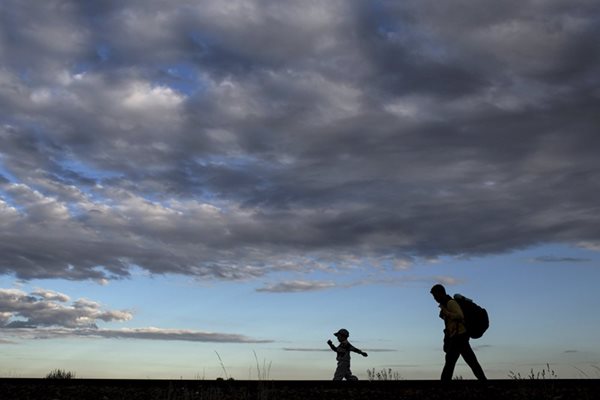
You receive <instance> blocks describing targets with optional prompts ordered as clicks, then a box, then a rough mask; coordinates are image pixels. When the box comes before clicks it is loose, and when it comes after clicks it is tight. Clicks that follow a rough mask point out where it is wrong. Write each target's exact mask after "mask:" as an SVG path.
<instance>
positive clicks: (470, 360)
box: [460, 337, 487, 381]
mask: <svg viewBox="0 0 600 400" xmlns="http://www.w3.org/2000/svg"><path fill="white" fill-rule="evenodd" d="M460 355H461V356H462V358H463V359H464V360H465V362H466V363H467V365H468V366H469V367H471V370H472V371H473V374H475V377H476V378H477V379H479V380H481V381H485V380H487V378H486V376H485V373H484V372H483V368H481V365H480V364H479V361H477V356H476V355H475V352H474V351H473V349H472V348H471V344H469V337H466V339H464V340H463V343H462V348H461V352H460Z"/></svg>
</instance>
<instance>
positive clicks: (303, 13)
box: [0, 0, 600, 291]
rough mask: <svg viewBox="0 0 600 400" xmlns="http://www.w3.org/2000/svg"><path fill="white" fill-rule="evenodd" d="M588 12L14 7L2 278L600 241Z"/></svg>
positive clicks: (432, 5)
mask: <svg viewBox="0 0 600 400" xmlns="http://www.w3.org/2000/svg"><path fill="white" fill-rule="evenodd" d="M88 3H89V4H88ZM599 8H600V7H599V6H598V5H597V4H596V2H592V1H587V0H575V1H570V2H563V1H547V2H533V1H508V2H501V3H498V2H494V1H480V2H477V3H476V4H474V3H473V2H466V1H460V0H455V1H448V2H444V3H443V4H440V3H439V2H434V1H429V0H425V1H422V0H420V1H403V2H395V1H374V2H362V1H304V0H303V1H290V2H285V3H282V2H277V1H267V0H261V1H259V0H257V1H243V2H242V1H228V2H222V1H216V0H215V1H206V2H202V3H201V4H200V3H197V2H194V1H185V0H178V1H169V2H165V1H157V0H154V1H135V0H132V1H119V2H117V1H109V2H91V3H90V2H78V1H45V2H43V4H39V2H33V1H31V2H27V1H10V0H9V1H4V2H2V4H1V5H0V27H1V28H0V59H1V60H2V63H1V64H0V110H1V111H0V196H1V197H0V227H1V230H0V254H2V257H1V261H0V273H4V274H14V275H16V276H17V277H19V278H23V279H33V278H67V279H76V280H79V279H95V280H98V281H103V280H104V279H110V278H120V277H128V276H129V271H130V268H131V267H132V266H137V267H140V268H143V269H146V270H148V271H150V272H152V273H156V274H162V273H177V274H187V275H192V276H195V277H199V278H214V279H226V280H231V279H233V280H241V279H253V278H257V277H263V276H265V275H266V274H269V273H271V272H274V271H310V270H314V269H327V268H332V266H334V267H335V268H344V267H347V266H350V265H367V264H370V265H374V264H382V265H388V264H390V261H389V260H393V259H398V260H418V259H420V258H431V257H439V256H444V255H460V256H474V255H485V254H490V253H502V252H507V251H511V250H514V249H519V248H525V247H528V246H533V245H536V244H540V243H567V244H579V245H581V244H582V243H585V247H587V248H597V247H598V245H597V244H598V243H599V242H600V220H599V219H600V217H599V215H600V212H599V211H600V210H598V202H597V195H596V193H598V192H599V189H600V178H599V177H600V173H599V172H600V161H598V160H599V158H598V156H597V155H598V153H599V150H600V136H598V133H597V131H598V126H600V117H599V115H600V114H599V113H598V112H597V110H598V109H599V107H600V82H599V81H600V79H599V78H598V77H599V76H600V49H599V48H598V44H597V37H598V34H599V33H600V32H599V31H600V29H599V27H600V21H599V19H598V17H597V16H598V15H599V12H598V11H600V9H599ZM392 268H393V267H392ZM268 289H269V290H271V291H273V290H275V289H282V290H283V289H286V290H287V291H289V290H290V288H283V287H279V286H273V287H266V288H265V291H269V290H268Z"/></svg>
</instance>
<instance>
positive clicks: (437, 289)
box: [430, 283, 448, 304]
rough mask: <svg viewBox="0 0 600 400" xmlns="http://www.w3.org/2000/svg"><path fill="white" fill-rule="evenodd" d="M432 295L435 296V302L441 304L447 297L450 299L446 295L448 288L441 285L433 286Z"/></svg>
mask: <svg viewBox="0 0 600 400" xmlns="http://www.w3.org/2000/svg"><path fill="white" fill-rule="evenodd" d="M430 293H431V294H432V295H433V298H434V299H435V301H437V302H438V303H440V304H441V303H443V302H444V301H445V299H446V297H448V295H447V294H446V288H445V287H443V286H442V285H440V284H439V283H438V284H437V285H433V287H432V288H431V292H430Z"/></svg>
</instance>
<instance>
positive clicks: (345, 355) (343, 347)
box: [329, 340, 362, 361]
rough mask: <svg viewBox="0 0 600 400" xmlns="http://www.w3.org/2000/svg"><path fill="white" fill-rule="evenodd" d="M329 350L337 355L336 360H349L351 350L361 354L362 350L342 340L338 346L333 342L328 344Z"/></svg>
mask: <svg viewBox="0 0 600 400" xmlns="http://www.w3.org/2000/svg"><path fill="white" fill-rule="evenodd" d="M329 347H331V350H333V351H335V352H336V353H337V357H336V358H335V359H336V360H337V361H350V352H351V351H353V352H355V353H359V354H362V351H361V350H359V349H357V348H356V347H354V346H352V345H351V344H350V342H349V341H347V340H344V341H343V342H341V343H340V345H339V346H337V347H336V346H335V345H334V344H330V345H329Z"/></svg>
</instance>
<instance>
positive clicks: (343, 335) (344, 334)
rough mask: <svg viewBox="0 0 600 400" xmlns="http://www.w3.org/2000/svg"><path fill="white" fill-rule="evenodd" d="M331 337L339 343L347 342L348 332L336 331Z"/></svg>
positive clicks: (345, 330) (343, 330)
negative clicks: (335, 338)
mask: <svg viewBox="0 0 600 400" xmlns="http://www.w3.org/2000/svg"><path fill="white" fill-rule="evenodd" d="M333 335H334V336H335V337H337V338H338V340H339V341H340V342H343V341H344V340H347V339H348V337H350V332H348V330H347V329H340V330H339V331H337V332H336V333H334V334H333Z"/></svg>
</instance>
